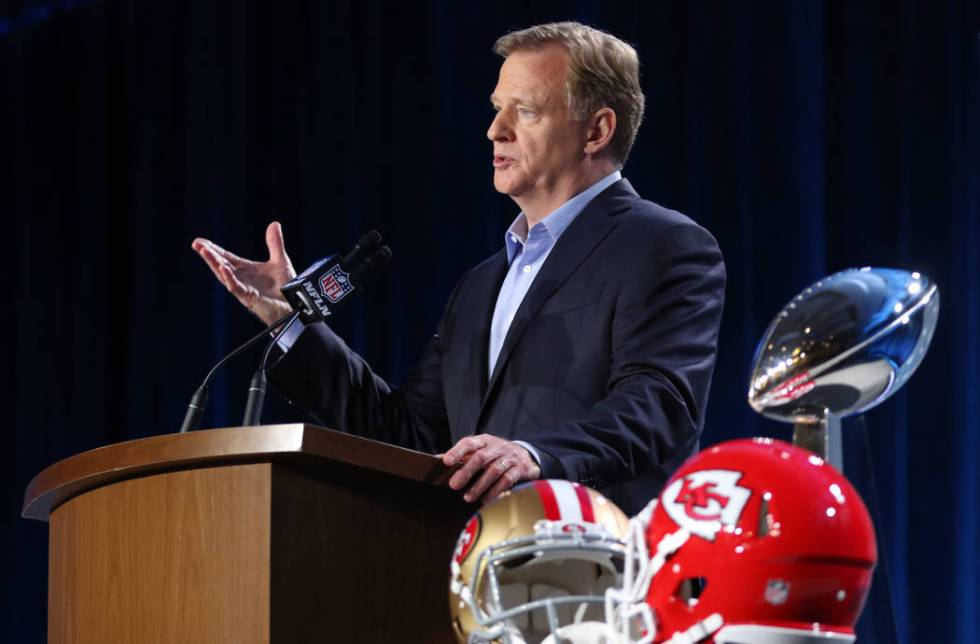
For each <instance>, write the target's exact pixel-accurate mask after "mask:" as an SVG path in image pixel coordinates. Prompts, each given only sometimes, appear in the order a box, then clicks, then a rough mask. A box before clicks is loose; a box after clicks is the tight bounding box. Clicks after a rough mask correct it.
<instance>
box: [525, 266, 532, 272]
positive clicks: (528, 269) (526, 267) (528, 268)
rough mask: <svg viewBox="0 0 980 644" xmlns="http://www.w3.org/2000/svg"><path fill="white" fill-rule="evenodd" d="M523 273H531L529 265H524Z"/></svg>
mask: <svg viewBox="0 0 980 644" xmlns="http://www.w3.org/2000/svg"><path fill="white" fill-rule="evenodd" d="M524 272H525V273H530V272H531V265H530V264H525V265H524Z"/></svg>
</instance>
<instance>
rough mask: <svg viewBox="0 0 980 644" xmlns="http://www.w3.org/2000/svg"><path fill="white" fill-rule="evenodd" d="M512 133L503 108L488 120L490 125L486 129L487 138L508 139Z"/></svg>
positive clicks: (494, 139)
mask: <svg viewBox="0 0 980 644" xmlns="http://www.w3.org/2000/svg"><path fill="white" fill-rule="evenodd" d="M512 133H513V130H512V129H511V128H510V126H509V125H508V124H507V120H506V117H505V116H504V110H500V111H499V112H497V113H496V115H495V116H494V117H493V120H492V121H491V122H490V127H489V129H487V138H488V139H490V140H491V141H508V140H510V139H511V137H512Z"/></svg>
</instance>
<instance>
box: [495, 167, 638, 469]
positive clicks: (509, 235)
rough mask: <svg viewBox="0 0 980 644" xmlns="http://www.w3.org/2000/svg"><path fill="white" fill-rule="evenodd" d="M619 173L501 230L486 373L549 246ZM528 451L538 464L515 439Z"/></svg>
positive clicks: (534, 454)
mask: <svg viewBox="0 0 980 644" xmlns="http://www.w3.org/2000/svg"><path fill="white" fill-rule="evenodd" d="M622 176H623V175H622V174H621V173H620V172H619V171H618V170H617V171H616V172H613V173H612V174H610V175H607V176H605V177H603V178H602V179H599V181H597V182H595V183H594V184H592V185H591V186H590V187H588V188H586V189H585V190H583V191H582V192H580V193H578V194H577V195H575V196H574V197H572V198H571V199H569V200H568V201H566V202H565V203H563V204H562V205H560V206H558V208H557V209H556V210H555V211H554V212H552V213H551V214H549V215H548V216H547V217H545V218H544V219H542V220H541V221H539V222H538V223H537V224H535V225H534V226H532V227H531V230H528V229H527V217H525V216H524V213H523V212H522V213H521V214H519V215H517V219H515V220H514V223H512V224H511V225H510V228H509V229H508V230H507V232H506V234H504V244H505V245H506V247H507V262H508V263H509V264H510V268H508V269H507V275H506V276H505V277H504V282H503V284H501V285H500V292H499V293H498V294H497V304H496V306H495V307H494V309H493V320H492V322H491V324H490V346H489V347H487V351H488V353H487V369H488V372H487V373H488V375H487V377H488V378H489V377H491V376H492V375H493V369H494V367H495V366H496V365H497V358H498V357H499V356H500V349H501V348H502V347H503V346H504V338H506V337H507V331H508V330H510V323H511V322H513V321H514V316H515V315H516V314H517V309H519V308H520V306H521V302H523V301H524V296H525V295H527V292H528V289H530V288H531V284H532V283H533V282H534V278H535V277H537V275H538V273H540V272H541V267H542V266H544V261H545V260H546V259H548V255H550V254H551V250H552V249H553V248H554V247H555V244H556V243H558V239H559V238H560V237H561V235H562V233H564V232H565V229H566V228H568V226H569V224H571V223H572V222H573V221H575V218H576V217H578V216H579V214H580V213H581V212H582V211H583V210H585V207H586V206H587V205H588V204H589V202H590V201H592V200H593V199H595V198H596V197H597V196H598V195H599V193H600V192H602V191H603V190H605V189H606V188H608V187H609V186H611V185H612V184H614V183H616V182H617V181H619V180H620V179H621V178H622ZM514 443H516V444H518V445H520V446H521V447H523V448H524V449H526V450H527V451H528V452H530V454H531V456H532V457H533V458H534V460H535V461H536V462H537V464H538V465H541V455H540V454H538V450H536V449H534V446H533V445H531V444H529V443H527V442H525V441H514Z"/></svg>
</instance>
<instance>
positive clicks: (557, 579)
mask: <svg viewBox="0 0 980 644" xmlns="http://www.w3.org/2000/svg"><path fill="white" fill-rule="evenodd" d="M627 525H628V519H627V517H626V515H625V514H623V512H622V511H621V510H620V509H619V508H618V507H616V505H615V504H613V503H612V502H611V501H609V500H608V499H606V498H605V497H603V496H602V495H601V494H599V493H598V492H596V491H595V490H592V489H590V488H588V487H585V486H583V485H579V484H578V483H570V482H568V481H558V480H542V481H533V482H531V483H528V484H525V485H521V486H518V487H515V488H514V489H512V490H510V491H509V492H505V493H504V494H502V495H500V496H499V497H498V498H496V499H494V500H493V501H491V502H490V503H488V504H487V505H486V506H484V507H483V508H482V509H481V510H480V511H479V512H477V513H476V514H474V515H473V517H472V518H471V519H470V520H469V523H467V524H466V527H465V528H464V529H463V532H462V533H461V534H460V536H459V541H458V542H457V545H456V550H455V552H454V554H453V558H452V562H451V563H450V584H449V610H450V614H451V615H452V621H453V628H454V630H455V632H456V637H457V639H458V640H459V641H460V642H466V643H467V644H475V643H477V642H494V643H500V644H524V643H528V644H530V643H532V642H541V641H542V640H544V639H545V638H547V637H549V636H551V635H552V634H553V633H554V632H556V631H557V630H558V628H559V627H560V626H561V625H563V624H570V623H574V622H580V621H583V620H599V621H600V622H601V620H602V619H603V615H604V593H605V591H606V589H607V588H610V587H612V586H614V585H616V584H618V583H619V579H620V573H621V571H622V564H623V551H624V538H625V536H626V529H627ZM552 641H554V639H553V640H552Z"/></svg>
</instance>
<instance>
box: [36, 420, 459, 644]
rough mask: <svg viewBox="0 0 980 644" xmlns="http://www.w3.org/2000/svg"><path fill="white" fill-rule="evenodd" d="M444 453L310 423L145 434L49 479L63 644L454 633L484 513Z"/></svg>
mask: <svg viewBox="0 0 980 644" xmlns="http://www.w3.org/2000/svg"><path fill="white" fill-rule="evenodd" d="M447 475H448V472H447V471H446V470H445V468H443V467H442V466H441V464H440V463H439V462H438V460H437V459H434V458H433V457H431V456H428V455H424V454H419V453H416V452H410V451H408V450H402V449H399V448H395V447H392V446H389V445H383V444H380V443H374V442H373V441H366V440H363V439H359V438H356V437H352V436H346V435H343V434H338V433H337V432H331V431H329V430H323V429H320V428H315V427H311V426H305V425H285V426H273V427H260V428H254V429H252V428H248V429H235V430H227V429H226V430H211V431H205V432H197V433H195V434H191V435H183V436H160V437H154V438H150V439H144V440H141V441H131V442H129V443H122V444H119V445H113V446H108V447H105V448H100V449H98V450H93V451H91V452H86V453H84V454H80V455H78V456H76V457H72V458H70V459H67V460H65V461H62V462H60V463H56V464H55V465H52V466H51V467H50V468H48V469H47V470H45V471H44V472H42V473H40V474H38V476H37V477H35V479H34V481H32V482H31V485H30V486H29V487H28V491H27V493H26V494H25V505H24V515H25V516H29V517H31V518H38V519H42V520H44V519H47V520H49V522H50V536H51V538H50V550H49V552H50V562H49V576H48V577H49V589H48V590H49V621H48V636H49V642H51V643H56V644H62V643H69V642H70V643H72V644H75V643H89V642H92V643H96V642H97V643H99V644H105V643H116V642H119V643H125V642H134V643H143V642H146V643H149V644H156V643H161V644H164V643H166V644H171V643H177V642H180V643H196V642H201V643H205V642H207V643H211V642H242V643H252V642H261V643H265V642H277V643H286V642H288V643H297V644H299V643H304V642H365V643H379V642H436V643H438V642H446V643H447V644H448V643H450V642H453V641H454V639H453V637H452V634H451V629H450V627H449V611H448V607H447V601H448V598H447V584H448V578H447V577H448V562H449V557H450V556H451V553H452V549H453V546H454V543H455V539H456V535H457V534H458V532H459V530H460V529H461V528H462V526H463V525H464V523H465V521H466V519H467V518H468V515H469V514H470V512H471V511H472V508H471V507H470V506H468V505H466V504H464V503H463V502H462V501H461V500H460V499H459V497H458V495H457V494H456V493H454V492H452V491H451V490H449V489H448V488H447V487H446V486H445V485H444V482H445V480H446V478H447Z"/></svg>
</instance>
